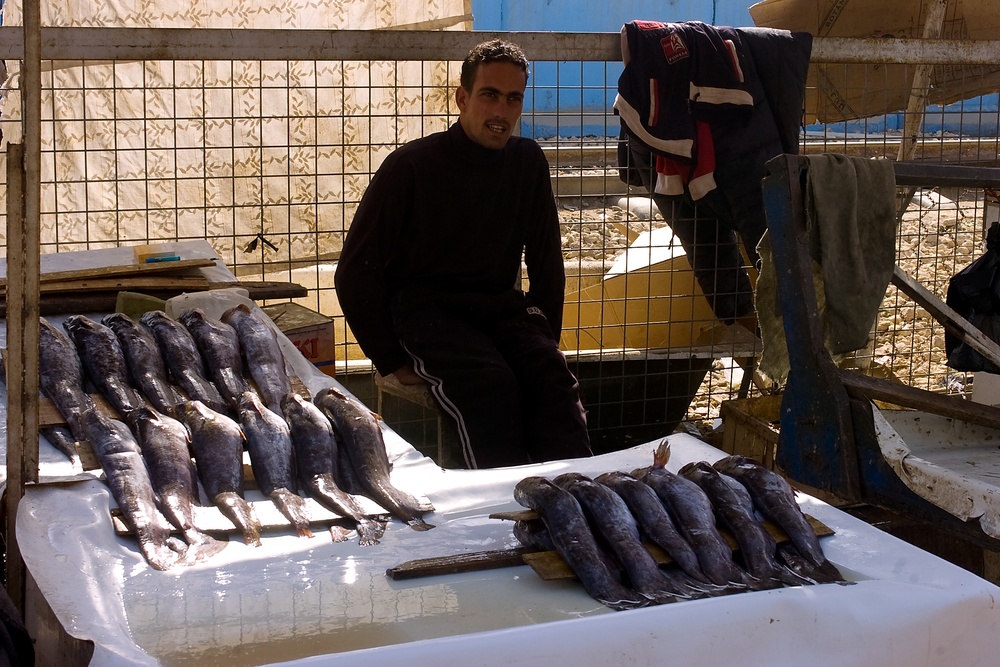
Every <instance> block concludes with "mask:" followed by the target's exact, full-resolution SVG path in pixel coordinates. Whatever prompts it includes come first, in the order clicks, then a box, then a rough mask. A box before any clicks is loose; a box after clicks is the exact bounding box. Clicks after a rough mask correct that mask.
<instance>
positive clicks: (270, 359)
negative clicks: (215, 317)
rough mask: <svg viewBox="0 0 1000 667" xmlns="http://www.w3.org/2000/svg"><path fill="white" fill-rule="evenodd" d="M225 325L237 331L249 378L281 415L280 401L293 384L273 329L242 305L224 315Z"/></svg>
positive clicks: (265, 399) (267, 404)
mask: <svg viewBox="0 0 1000 667" xmlns="http://www.w3.org/2000/svg"><path fill="white" fill-rule="evenodd" d="M222 321H223V322H225V323H226V324H228V325H229V326H231V327H232V328H233V329H234V330H235V331H236V335H237V336H238V337H239V341H240V346H241V347H242V349H243V356H244V358H245V359H246V361H247V367H248V369H249V371H250V375H251V377H253V381H254V384H256V385H257V390H258V391H259V392H260V396H261V398H262V399H263V401H264V404H265V405H266V406H267V407H269V408H270V409H271V410H272V411H274V412H275V413H277V414H281V400H282V398H284V396H285V394H287V393H289V392H290V391H292V382H291V380H290V379H289V375H290V373H289V372H288V370H287V369H286V364H285V357H284V355H283V354H282V353H281V347H280V346H279V345H278V338H277V335H276V334H275V333H274V329H272V328H271V327H270V326H269V325H268V324H267V323H266V322H264V321H263V320H261V319H258V317H257V315H255V314H254V312H253V311H251V310H250V309H249V308H247V307H246V306H245V305H243V304H240V305H238V306H235V307H233V308H230V309H229V310H227V311H226V312H225V313H223V315H222Z"/></svg>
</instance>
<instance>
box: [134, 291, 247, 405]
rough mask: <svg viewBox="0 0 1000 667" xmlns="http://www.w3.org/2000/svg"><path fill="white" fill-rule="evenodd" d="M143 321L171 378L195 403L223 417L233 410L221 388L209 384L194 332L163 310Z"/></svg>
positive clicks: (154, 311)
mask: <svg viewBox="0 0 1000 667" xmlns="http://www.w3.org/2000/svg"><path fill="white" fill-rule="evenodd" d="M139 321H140V322H141V323H142V324H143V326H145V327H146V328H148V329H149V331H150V333H152V334H153V338H155V339H156V342H157V344H158V345H159V346H160V350H161V351H162V352H163V361H164V362H166V365H167V369H168V370H169V371H170V377H171V378H172V379H173V381H174V382H176V383H177V384H178V385H179V386H180V388H181V389H183V390H184V392H185V393H186V394H187V397H188V398H189V399H191V400H196V401H200V402H201V403H203V404H204V405H205V406H207V407H208V408H210V409H212V410H214V411H216V412H221V413H223V414H225V413H226V411H227V410H228V409H229V407H228V405H227V404H226V402H225V400H223V398H222V394H220V393H219V390H218V388H217V387H216V386H215V385H214V384H212V383H211V382H209V381H208V379H207V376H206V373H205V362H204V361H203V360H202V358H201V352H200V351H199V350H198V345H197V344H196V343H195V342H194V338H192V337H191V334H190V332H188V330H187V329H186V328H185V327H184V325H182V324H181V323H180V322H178V321H176V320H173V319H171V318H170V317H168V316H167V314H166V313H164V312H163V311H162V310H150V311H148V312H145V313H143V314H142V317H140V318H139Z"/></svg>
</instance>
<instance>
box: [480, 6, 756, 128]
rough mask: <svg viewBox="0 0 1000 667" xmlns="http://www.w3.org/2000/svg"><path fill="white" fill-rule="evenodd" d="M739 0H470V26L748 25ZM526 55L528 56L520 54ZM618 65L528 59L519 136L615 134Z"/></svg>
mask: <svg viewBox="0 0 1000 667" xmlns="http://www.w3.org/2000/svg"><path fill="white" fill-rule="evenodd" d="M749 6H750V5H749V4H747V5H746V6H743V5H742V4H740V3H736V2H732V0H729V1H728V2H726V1H723V0H472V13H473V16H474V17H475V18H474V21H473V29H474V30H502V31H509V32H517V31H553V32H618V31H619V30H621V27H622V25H623V24H625V23H627V22H628V21H632V20H635V19H650V20H657V21H704V22H705V23H711V24H714V25H731V26H752V25H753V20H752V19H751V18H750V12H749V11H748V9H747V7H749ZM533 55H534V54H531V53H529V54H528V57H529V58H531V57H533ZM621 69H622V68H621V65H620V64H619V63H582V64H581V63H553V62H538V63H534V65H533V70H532V73H531V83H532V86H531V88H530V89H529V91H528V99H526V100H525V106H524V116H523V117H522V120H521V134H523V135H525V136H531V137H534V138H536V139H543V138H549V137H553V136H563V137H577V136H588V135H593V136H617V134H618V121H617V119H615V118H614V117H610V118H609V117H608V116H607V114H608V113H609V110H610V109H611V108H612V105H613V104H614V99H615V91H616V89H617V84H618V76H619V74H621Z"/></svg>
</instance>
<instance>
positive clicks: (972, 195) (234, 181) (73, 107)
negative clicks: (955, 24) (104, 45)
mask: <svg viewBox="0 0 1000 667" xmlns="http://www.w3.org/2000/svg"><path fill="white" fill-rule="evenodd" d="M607 38H608V35H603V34H601V35H596V36H595V44H596V46H595V53H596V52H600V53H604V52H605V49H604V47H603V46H600V44H603V42H604V41H606V40H607ZM532 55H535V56H540V57H541V59H537V60H534V61H533V62H532V72H533V76H532V79H531V81H530V83H529V91H528V95H527V100H528V105H527V108H526V112H525V116H524V117H523V119H522V126H521V132H522V134H528V133H530V134H531V135H532V136H535V137H536V138H537V139H538V141H539V143H540V144H541V145H542V146H543V149H544V150H545V151H546V153H547V154H548V156H549V162H550V165H551V167H552V175H553V185H554V190H555V191H556V194H557V198H558V203H559V209H560V219H561V223H562V227H563V241H564V253H565V258H566V262H567V278H568V285H567V291H568V296H567V312H568V314H569V316H568V317H566V320H565V322H566V329H567V331H566V337H564V339H563V344H564V347H565V348H566V349H567V350H568V351H570V352H571V353H573V354H575V355H577V356H576V357H574V358H575V359H580V360H588V361H593V360H595V359H596V360H597V362H598V364H600V368H599V369H598V370H597V371H596V372H595V375H596V376H597V377H598V378H600V379H601V388H600V390H599V391H600V392H601V396H600V398H599V399H598V400H596V401H595V405H597V406H599V407H600V410H605V411H609V410H617V411H618V412H619V413H621V414H623V415H624V414H625V413H636V412H638V413H642V414H639V415H638V416H637V417H635V418H636V419H638V420H640V421H643V422H644V423H645V422H648V421H649V420H650V419H654V420H655V419H660V418H661V417H659V416H651V415H650V410H651V409H652V410H653V411H654V412H656V411H659V410H661V407H655V408H650V406H651V405H655V406H660V404H662V403H664V402H665V401H666V400H667V399H669V398H670V396H668V395H666V394H669V393H670V392H675V391H680V390H678V389H677V388H676V387H675V386H671V383H670V382H669V380H670V379H671V377H672V376H674V375H676V373H677V372H678V371H676V368H677V367H676V364H675V365H674V366H673V367H671V365H670V364H669V363H666V362H669V361H670V360H671V359H676V358H702V359H707V360H708V361H707V368H706V369H705V370H706V371H707V372H705V373H704V377H703V380H701V381H700V382H701V384H700V388H698V387H696V388H698V391H697V396H696V397H695V400H694V402H692V403H691V405H690V407H688V408H687V412H686V414H684V415H682V416H686V417H687V418H690V419H692V420H708V421H711V420H712V419H714V417H715V416H717V414H718V405H719V403H720V402H721V401H722V400H726V399H729V398H733V397H735V396H736V392H737V389H738V387H739V385H740V384H741V378H743V377H745V373H744V372H743V368H742V367H741V366H739V364H736V363H734V362H733V361H732V360H733V359H738V358H740V357H741V355H742V354H745V345H744V343H745V342H746V341H745V340H743V339H741V338H740V335H739V332H734V330H733V329H732V328H731V327H725V326H723V325H721V324H720V323H719V322H718V321H716V320H715V319H714V317H713V316H712V315H711V314H710V312H708V309H707V306H706V302H705V300H704V298H703V296H701V295H700V293H699V292H698V289H697V285H696V284H695V283H694V281H693V280H692V276H691V272H690V267H689V266H688V265H687V264H686V261H685V258H684V256H683V254H678V253H677V248H676V243H675V241H674V240H673V239H672V237H671V235H670V233H669V231H670V229H669V220H668V219H666V218H664V215H663V212H662V211H659V210H658V209H656V207H653V206H651V205H650V203H649V200H648V199H647V198H646V197H645V196H644V195H645V193H644V192H641V191H637V190H635V189H634V188H629V187H628V186H626V185H625V184H624V183H623V182H622V181H621V179H620V178H618V171H617V167H618V165H617V136H616V134H617V127H618V124H617V119H616V118H615V117H614V116H613V115H612V114H611V112H610V100H611V99H613V96H614V92H615V91H616V87H617V76H618V73H619V72H620V66H619V65H618V64H617V63H614V62H610V61H606V60H603V59H599V58H596V57H595V58H594V59H583V60H580V61H573V62H566V61H555V60H545V59H544V53H542V54H532ZM821 64H822V66H823V67H824V69H825V72H826V73H827V75H828V77H830V78H833V77H832V75H831V74H830V73H831V72H833V71H835V70H836V69H837V68H838V67H840V68H849V67H853V66H854V64H853V63H852V64H846V63H834V62H829V61H824V62H823V63H821ZM816 66H817V64H816V63H814V67H816ZM900 67H904V70H903V73H902V74H899V73H898V72H897V73H892V74H890V71H892V72H896V70H895V69H893V70H890V69H888V68H878V67H874V68H866V70H865V74H864V75H863V76H860V77H859V76H853V77H848V76H846V75H845V76H843V77H841V78H843V79H844V80H845V81H846V80H850V81H851V82H852V83H851V85H857V86H859V87H860V88H862V89H863V90H864V91H867V92H868V93H869V97H871V96H873V95H874V96H877V95H878V94H879V91H882V90H888V88H889V85H890V84H894V83H896V78H897V77H903V78H908V77H909V78H912V75H913V74H915V68H916V67H917V66H915V65H907V66H900ZM897 69H898V68H897ZM968 69H969V68H965V69H964V70H963V72H965V71H966V70H968ZM547 70H551V72H552V73H553V76H554V77H555V85H553V84H552V79H551V77H549V78H546V77H544V76H542V75H544V74H545V73H546V71H547ZM989 74H990V72H987V71H985V70H982V71H978V72H972V71H968V72H967V73H964V74H963V77H966V78H968V79H970V80H969V81H967V82H966V87H967V88H968V89H972V90H979V89H980V88H982V87H983V86H987V87H988V85H989V83H988V82H989V79H988V75H989ZM457 77H458V71H457V66H456V64H455V63H454V62H449V61H446V60H426V61H425V60H399V61H397V60H392V59H388V58H387V59H386V60H372V61H349V60H342V61H315V60H289V61H283V60H260V61H255V60H249V61H218V60H211V61H200V60H177V61H135V62H113V63H107V62H94V63H85V64H83V65H82V66H80V65H74V66H72V67H66V68H59V67H57V68H53V69H52V70H51V71H49V72H47V73H46V75H45V78H44V87H45V90H44V91H43V93H44V95H43V114H44V119H43V124H42V137H43V174H42V180H43V188H42V193H43V195H42V217H43V243H44V244H45V246H44V247H45V251H46V252H55V251H63V250H73V249H77V248H95V247H102V246H104V245H120V244H129V243H146V242H155V241H158V240H183V239H190V238H199V239H200V238H207V239H209V240H210V241H211V242H212V243H213V245H214V246H215V247H216V249H217V251H218V252H219V253H220V256H221V257H222V258H223V259H224V260H225V261H226V262H227V264H228V265H229V266H231V267H232V268H233V270H234V272H236V273H237V275H239V276H241V277H245V276H255V277H259V278H260V279H267V280H288V281H291V282H296V283H299V284H302V285H304V286H305V287H307V288H308V289H309V290H310V295H309V297H308V298H307V299H303V300H301V301H302V303H303V305H306V306H309V307H312V308H314V309H316V310H319V311H320V312H323V313H324V314H327V315H331V316H333V317H334V318H335V321H336V333H335V340H336V341H337V346H338V360H339V361H340V362H341V364H344V365H345V366H343V367H342V368H346V367H348V366H349V365H350V364H349V362H351V361H352V360H354V361H358V362H363V361H364V360H363V355H362V354H361V352H360V350H359V349H358V348H357V346H356V344H355V343H354V342H353V338H352V337H351V335H350V331H349V329H348V327H347V326H346V323H345V322H344V321H343V318H342V317H341V316H340V314H339V307H338V306H337V303H336V297H335V294H334V292H333V281H332V273H333V268H334V265H335V260H336V256H337V253H338V251H339V249H340V247H341V244H342V241H343V236H344V234H345V232H346V230H347V228H348V227H349V225H350V221H351V218H352V216H353V213H354V210H355V207H356V206H357V203H358V201H359V200H360V197H361V196H362V194H363V192H364V190H365V188H366V187H367V184H368V182H369V180H370V178H371V175H372V174H373V173H374V171H375V170H376V169H377V167H378V165H379V164H380V163H381V160H382V159H383V158H384V157H385V156H386V155H387V154H388V153H389V152H391V151H392V150H393V149H394V148H396V147H397V146H399V145H401V144H403V143H405V142H406V141H409V140H410V139H413V138H416V137H418V136H422V135H424V134H427V133H429V132H433V131H437V130H441V129H444V128H445V127H447V126H448V125H449V124H450V123H451V122H453V121H454V120H455V118H456V114H457V111H456V109H455V108H454V105H453V87H454V85H456V83H457ZM872 91H874V92H872ZM7 95H8V96H10V97H16V95H17V92H16V91H15V90H8V91H7ZM991 99H992V100H993V101H992V102H991V101H990V100H991ZM995 99H996V96H995V95H994V96H993V97H992V98H990V97H987V98H978V99H976V100H972V101H966V102H959V103H955V104H951V105H949V106H948V107H941V113H940V114H939V115H938V114H936V113H934V110H935V108H932V109H931V112H929V113H928V114H927V115H926V116H925V117H924V118H923V119H922V120H921V119H919V118H915V117H914V116H913V114H908V113H906V112H905V111H898V110H897V111H886V112H885V113H881V114H880V115H877V116H872V117H869V118H862V119H845V120H841V121H837V122H830V123H825V124H823V125H819V124H817V123H813V124H810V125H806V126H805V127H804V129H803V133H802V143H801V148H802V151H803V152H805V153H813V152H838V153H848V154H860V155H865V156H868V157H873V158H887V159H898V157H899V154H900V151H901V150H903V149H904V148H905V144H906V139H907V138H909V137H913V138H914V140H913V142H912V143H913V148H912V150H914V154H913V158H912V159H921V160H930V161H935V162H954V163H961V164H971V163H975V164H995V163H996V158H997V134H998V132H997V120H996V115H997V114H996V110H995V109H996V102H995ZM553 101H554V104H553V103H552V102H553ZM991 103H992V105H993V106H992V110H991V107H990V104H991ZM897 105H898V104H897V102H895V101H892V100H889V99H888V98H886V99H885V100H884V101H883V106H884V107H885V108H886V109H891V108H893V107H895V106H897ZM938 117H939V118H940V119H941V121H942V122H941V123H940V124H935V118H938ZM945 119H946V120H947V124H945V123H944V122H943V121H944V120H945ZM908 121H909V122H910V125H909V127H915V128H916V130H915V132H913V133H909V132H908V131H907V127H908V125H907V122H908ZM915 121H916V124H915V125H914V122H915ZM8 122H11V121H8ZM904 194H905V193H904ZM942 195H943V196H942ZM443 196H446V192H445V193H443ZM935 197H936V199H935ZM928 202H933V203H928ZM915 207H919V208H915ZM904 210H905V213H903V215H902V219H901V231H900V235H899V247H898V253H899V257H898V262H899V263H900V265H901V266H902V267H903V268H904V269H906V270H907V271H908V272H909V273H910V274H911V275H913V276H914V277H916V278H917V279H918V280H921V282H924V283H925V284H926V285H928V286H929V287H930V288H931V289H932V290H934V291H935V292H937V293H938V294H940V295H943V291H944V289H945V287H946V283H947V278H949V277H950V276H951V275H953V274H954V273H955V272H957V270H959V269H960V268H961V267H962V266H964V265H965V264H967V263H968V262H969V261H972V259H974V257H975V256H976V254H977V252H978V251H979V250H980V244H981V240H982V237H983V234H982V217H983V203H982V193H977V192H963V193H942V192H936V193H923V192H921V193H913V194H912V196H911V197H910V198H909V203H908V204H907V205H906V208H905V209H903V208H901V211H904ZM950 211H954V213H951V212H950ZM914 222H915V224H910V223H914ZM654 260H655V261H654ZM616 265H617V267H616ZM746 268H747V269H748V270H749V271H750V272H751V273H753V267H752V266H749V264H748V265H747V267H746ZM612 277H617V278H618V280H617V281H616V283H617V285H616V286H614V289H615V290H616V291H615V292H614V293H612V294H608V293H607V289H608V283H610V282H612V281H611V280H610V278H612ZM888 296H889V298H888V299H887V301H886V302H885V307H884V309H883V312H882V314H881V316H880V318H879V321H878V323H877V325H876V327H875V331H874V336H873V341H872V345H871V346H870V348H869V350H867V351H865V352H864V353H863V354H862V355H860V358H859V361H858V362H857V363H859V364H863V365H868V366H871V365H872V363H873V362H876V363H877V364H878V365H880V366H884V367H887V368H889V369H891V372H892V373H893V374H895V375H896V376H898V377H900V378H901V379H903V380H904V381H908V382H910V383H913V384H916V385H923V386H926V387H928V388H934V389H938V390H947V389H948V388H952V389H954V388H956V387H964V386H965V385H966V384H967V382H968V379H969V378H967V377H965V376H964V375H963V376H961V377H959V378H958V381H957V382H956V374H954V373H951V372H950V371H948V369H947V368H946V367H944V366H943V364H942V363H941V361H940V354H939V349H940V348H941V345H940V343H941V341H942V340H943V330H942V329H941V328H940V326H939V325H937V324H936V323H934V322H933V321H931V320H929V319H928V318H927V317H926V313H925V312H923V311H922V310H921V309H919V308H915V307H913V305H912V304H909V303H907V302H906V301H905V298H901V297H899V296H898V295H896V294H895V292H894V290H892V289H890V290H889V293H888ZM706 345H707V346H708V347H709V348H710V349H709V352H708V353H707V354H706V353H705V352H704V351H703V350H704V347H705V346H706ZM636 350H639V351H642V352H643V353H644V355H645V356H643V357H642V358H641V359H638V360H636V359H634V358H632V357H631V356H629V355H630V354H631V353H632V352H634V351H636ZM587 355H589V356H587ZM615 355H617V356H615ZM698 355H701V356H700V357H699V356H698ZM582 363H584V361H580V364H582ZM576 368H578V369H579V368H582V366H580V365H578V366H576ZM699 372H702V371H701V370H700V369H697V368H695V369H692V368H687V369H684V370H683V374H684V382H685V383H686V382H692V381H694V380H692V378H697V374H698V373H699ZM692 373H694V375H692ZM635 375H643V376H644V377H645V378H646V380H647V381H646V382H645V384H643V385H642V386H641V387H640V388H639V389H638V390H636V392H634V393H633V394H630V395H626V393H624V392H625V390H626V389H627V388H628V386H629V385H630V383H632V381H633V380H634V376H635ZM609 381H612V382H610V383H609ZM657 383H658V384H659V386H654V385H657ZM682 384H683V383H682ZM609 386H611V387H612V388H609ZM614 387H617V388H614ZM595 391H597V390H595ZM684 391H686V389H684ZM680 398H683V396H680ZM629 403H635V407H634V409H633V408H632V407H629ZM685 407H687V406H685ZM624 418H625V417H622V419H624ZM631 418H632V417H629V419H631Z"/></svg>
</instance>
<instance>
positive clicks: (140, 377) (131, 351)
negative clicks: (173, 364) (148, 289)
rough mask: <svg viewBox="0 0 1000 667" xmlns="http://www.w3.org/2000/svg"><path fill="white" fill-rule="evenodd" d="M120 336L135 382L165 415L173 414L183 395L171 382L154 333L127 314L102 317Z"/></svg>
mask: <svg viewBox="0 0 1000 667" xmlns="http://www.w3.org/2000/svg"><path fill="white" fill-rule="evenodd" d="M101 323H102V324H104V325H105V326H107V327H108V328H110V329H111V330H112V331H113V332H114V333H115V335H116V336H117V337H118V342H119V343H120V344H121V348H122V352H123V353H124V354H125V361H126V364H127V366H128V370H129V377H130V378H131V379H132V383H133V384H134V385H135V386H136V387H137V388H138V389H139V391H140V392H141V393H142V395H143V396H145V398H146V400H147V401H149V403H150V404H151V405H152V406H153V407H154V408H156V410H157V411H159V412H160V413H162V414H165V415H170V416H174V409H175V408H176V407H177V404H178V403H180V402H181V401H182V400H184V399H183V397H182V396H181V395H180V394H178V393H177V390H176V389H175V388H174V386H173V385H172V384H171V383H170V378H169V375H168V373H167V366H166V364H165V362H164V361H163V352H162V351H161V350H160V346H159V344H157V342H156V339H155V338H154V337H153V334H152V333H150V331H149V329H147V328H146V327H145V326H144V325H142V324H140V323H139V322H136V321H135V320H133V319H132V318H131V317H129V316H128V315H126V314H125V313H110V314H108V315H105V316H104V317H103V318H102V319H101Z"/></svg>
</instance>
